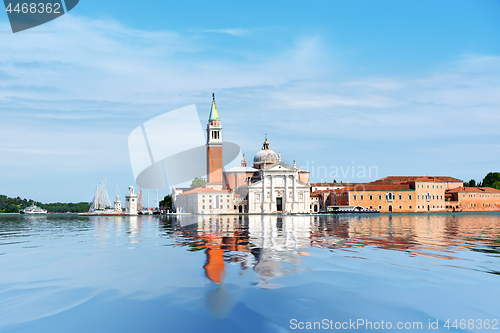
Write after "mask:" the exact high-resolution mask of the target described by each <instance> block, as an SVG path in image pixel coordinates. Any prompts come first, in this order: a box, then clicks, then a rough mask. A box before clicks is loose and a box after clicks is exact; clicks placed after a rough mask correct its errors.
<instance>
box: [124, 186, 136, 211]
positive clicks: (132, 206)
mask: <svg viewBox="0 0 500 333" xmlns="http://www.w3.org/2000/svg"><path fill="white" fill-rule="evenodd" d="M125 214H126V215H137V194H136V193H135V190H134V187H133V186H129V187H128V194H126V195H125Z"/></svg>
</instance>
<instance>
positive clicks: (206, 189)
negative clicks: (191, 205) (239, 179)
mask: <svg viewBox="0 0 500 333" xmlns="http://www.w3.org/2000/svg"><path fill="white" fill-rule="evenodd" d="M192 193H225V194H229V193H231V192H230V191H224V190H214V189H213V188H209V187H197V188H194V189H192V190H191V191H187V192H182V193H181V194H179V195H184V194H192Z"/></svg>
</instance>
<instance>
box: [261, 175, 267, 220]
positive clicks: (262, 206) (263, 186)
mask: <svg viewBox="0 0 500 333" xmlns="http://www.w3.org/2000/svg"><path fill="white" fill-rule="evenodd" d="M265 201H266V177H262V199H261V200H260V202H261V204H260V212H261V213H263V212H264V202H265Z"/></svg>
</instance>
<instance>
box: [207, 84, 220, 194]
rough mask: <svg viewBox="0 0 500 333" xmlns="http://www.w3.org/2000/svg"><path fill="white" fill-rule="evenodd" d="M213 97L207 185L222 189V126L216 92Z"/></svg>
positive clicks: (208, 143) (209, 123)
mask: <svg viewBox="0 0 500 333" xmlns="http://www.w3.org/2000/svg"><path fill="white" fill-rule="evenodd" d="M212 98H213V100H212V109H211V110H210V117H209V118H208V125H207V186H209V187H212V188H217V189H222V166H223V164H222V126H221V125H220V120H219V113H218V112H217V107H216V106H215V94H212ZM211 185H212V186H211ZM214 185H215V186H214ZM219 187H220V188H219Z"/></svg>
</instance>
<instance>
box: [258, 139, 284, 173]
mask: <svg viewBox="0 0 500 333" xmlns="http://www.w3.org/2000/svg"><path fill="white" fill-rule="evenodd" d="M276 162H278V154H276V153H275V152H274V151H272V150H271V149H269V142H268V141H267V138H266V141H264V144H263V145H262V150H261V151H259V152H258V153H257V154H255V157H254V158H253V164H254V165H255V166H259V165H262V164H273V163H276Z"/></svg>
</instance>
